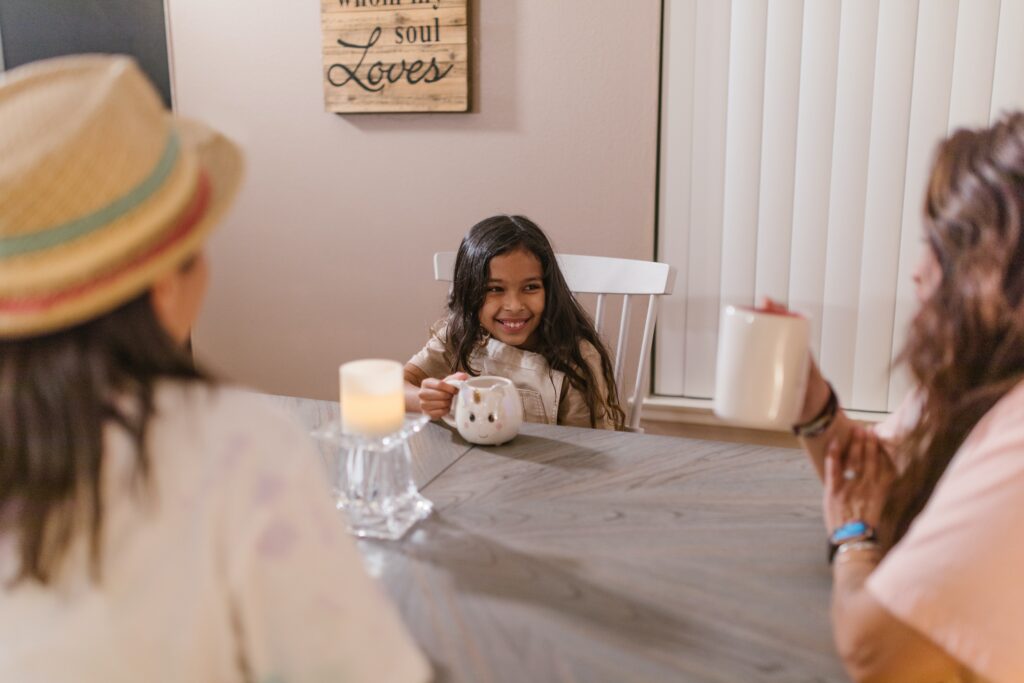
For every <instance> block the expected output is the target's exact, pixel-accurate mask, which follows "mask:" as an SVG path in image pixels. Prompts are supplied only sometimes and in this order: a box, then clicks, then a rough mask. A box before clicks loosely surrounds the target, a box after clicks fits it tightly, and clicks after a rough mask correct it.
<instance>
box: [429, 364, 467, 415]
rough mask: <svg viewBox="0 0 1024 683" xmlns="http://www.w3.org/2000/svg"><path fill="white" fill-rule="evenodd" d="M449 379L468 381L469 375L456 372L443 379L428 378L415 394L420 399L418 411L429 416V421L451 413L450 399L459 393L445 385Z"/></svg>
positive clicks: (454, 388)
mask: <svg viewBox="0 0 1024 683" xmlns="http://www.w3.org/2000/svg"><path fill="white" fill-rule="evenodd" d="M451 379H469V375H467V374H466V373H464V372H456V373H455V374H454V375H448V376H447V377H445V378H444V379H433V378H431V377H428V378H426V379H424V380H423V382H422V383H421V384H420V390H419V393H418V394H417V395H418V396H419V399H420V410H421V411H423V412H424V413H425V414H426V415H429V416H430V418H431V419H434V420H437V419H439V418H441V417H444V416H445V415H447V414H448V413H449V412H451V409H452V399H453V398H455V394H457V393H459V390H458V388H456V387H453V386H452V385H451V384H448V383H447V382H448V380H451Z"/></svg>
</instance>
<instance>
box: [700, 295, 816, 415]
mask: <svg viewBox="0 0 1024 683" xmlns="http://www.w3.org/2000/svg"><path fill="white" fill-rule="evenodd" d="M809 344H810V325H809V324H808V322H807V318H804V317H803V316H801V315H799V314H796V313H792V312H788V311H772V310H766V309H754V308H744V307H739V306H726V307H725V308H724V309H723V310H722V319H721V324H720V325H719V328H718V361H717V364H716V368H715V400H714V410H715V415H717V416H718V417H720V418H722V419H723V420H726V421H728V422H730V423H733V424H735V425H738V426H744V427H758V428H761V429H789V428H790V427H792V426H793V424H794V423H795V422H796V421H797V420H798V419H799V418H800V412H801V410H802V408H803V404H804V394H805V393H806V391H807V372H808V370H809V367H808V361H809V359H810V356H809Z"/></svg>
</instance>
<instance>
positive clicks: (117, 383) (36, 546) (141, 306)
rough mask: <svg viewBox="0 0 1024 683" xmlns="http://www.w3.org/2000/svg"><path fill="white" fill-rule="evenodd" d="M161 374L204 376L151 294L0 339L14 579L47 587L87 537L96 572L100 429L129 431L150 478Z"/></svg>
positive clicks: (0, 505)
mask: <svg viewBox="0 0 1024 683" xmlns="http://www.w3.org/2000/svg"><path fill="white" fill-rule="evenodd" d="M163 377H168V378H182V379H201V378H202V375H201V374H200V373H199V372H198V371H197V370H196V369H195V368H194V366H193V365H192V361H191V358H190V357H189V356H188V354H187V353H186V352H185V351H184V350H183V349H181V348H179V347H178V346H177V345H176V344H175V343H174V341H173V340H172V339H171V338H170V337H169V336H168V334H167V333H166V332H165V331H164V329H163V327H162V326H161V324H160V322H159V321H158V320H157V317H156V314H155V313H154V311H153V307H152V305H151V303H150V298H149V295H148V293H147V294H145V295H143V296H140V297H138V298H136V299H134V300H132V301H130V302H128V303H126V304H124V305H122V306H121V307H120V308H118V309H116V310H114V311H113V312H111V313H108V314H106V315H104V316H102V317H100V318H96V319H94V320H91V321H89V322H86V323H83V324H81V325H78V326H76V327H73V328H70V329H67V330H64V331H61V332H56V333H53V334H49V335H46V336H39V337H32V338H26V339H18V340H13V341H11V340H5V341H0V511H2V514H0V520H2V529H3V531H5V532H7V533H12V532H13V533H14V534H15V535H16V537H17V538H18V541H19V545H20V557H21V566H20V569H19V572H18V574H17V575H16V576H15V577H14V581H15V582H18V581H22V580H26V579H28V580H37V581H39V582H42V583H47V582H49V581H50V580H51V579H52V578H53V576H54V574H55V571H56V569H57V566H58V564H59V562H60V561H61V559H62V558H63V557H64V555H65V553H66V551H67V549H68V547H69V545H70V543H71V541H72V539H73V537H74V536H75V535H76V534H78V533H87V534H88V535H89V540H90V553H91V563H92V571H93V575H94V576H95V577H98V576H99V570H100V562H99V557H100V547H101V545H100V540H101V532H102V526H103V500H102V498H101V496H100V491H101V482H102V474H103V432H104V428H105V427H107V426H110V425H116V426H117V427H119V428H121V429H124V430H125V432H127V434H128V435H129V436H130V438H131V440H132V442H133V443H134V446H135V450H136V459H137V467H138V469H137V473H138V474H139V475H140V476H141V477H143V478H145V477H146V475H147V474H148V469H149V462H148V459H147V456H146V448H145V441H146V427H147V424H148V422H149V418H150V417H151V416H152V414H153V411H154V406H153V389H154V384H155V382H156V381H157V380H158V379H160V378H163Z"/></svg>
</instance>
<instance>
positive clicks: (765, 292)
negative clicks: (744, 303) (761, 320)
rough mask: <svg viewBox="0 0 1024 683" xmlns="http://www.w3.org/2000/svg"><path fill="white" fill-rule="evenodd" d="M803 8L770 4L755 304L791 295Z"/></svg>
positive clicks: (795, 1) (797, 1)
mask: <svg viewBox="0 0 1024 683" xmlns="http://www.w3.org/2000/svg"><path fill="white" fill-rule="evenodd" d="M803 12H804V2H803V0H775V1H774V2H772V4H771V5H769V6H768V24H767V30H768V40H767V44H766V46H765V60H764V61H765V69H764V72H765V73H764V128H763V130H762V133H761V140H762V151H761V174H760V175H761V192H760V198H759V213H758V217H757V234H758V236H757V263H756V268H755V272H756V280H755V285H754V301H755V302H760V301H761V300H763V299H764V298H765V297H771V298H772V299H775V300H777V301H787V300H788V297H789V263H790V262H789V254H790V248H791V241H792V240H791V238H792V229H793V187H794V183H795V180H796V177H795V174H796V130H797V111H798V108H799V106H800V47H801V45H800V42H801V38H802V34H803Z"/></svg>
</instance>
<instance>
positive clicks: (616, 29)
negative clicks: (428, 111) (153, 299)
mask: <svg viewBox="0 0 1024 683" xmlns="http://www.w3.org/2000/svg"><path fill="white" fill-rule="evenodd" d="M319 11H320V4H319V3H318V2H303V3H298V2H285V1H284V0H250V1H248V2H242V1H241V0H217V1H216V2H209V0H168V20H169V30H170V34H171V37H170V43H171V60H172V78H173V83H174V89H175V90H174V92H175V100H176V107H177V109H178V111H179V112H180V113H182V114H184V115H188V116H194V117H197V118H201V119H204V120H207V121H209V122H211V123H212V124H214V125H215V126H217V127H219V128H221V129H222V130H224V131H226V132H227V133H228V134H230V135H232V136H233V137H234V138H235V139H237V140H238V141H239V142H241V143H242V145H243V146H244V147H245V148H246V150H247V153H248V163H249V167H248V178H247V180H246V184H245V186H244V188H243V190H242V192H241V195H240V197H239V201H238V204H237V207H236V208H235V210H234V212H233V214H232V215H231V217H230V218H229V220H228V221H227V222H226V224H225V225H224V226H222V228H221V229H220V231H219V232H218V234H217V235H216V236H215V237H214V239H213V240H212V242H211V246H210V255H211V257H212V263H213V268H214V273H213V278H214V279H213V282H212V286H211V292H210V296H209V299H208V301H207V306H206V309H205V312H204V314H203V317H202V318H201V320H200V322H199V324H198V326H197V328H196V331H195V337H194V346H195V349H196V353H197V355H198V357H199V358H200V359H201V360H203V361H206V362H207V363H208V364H210V365H211V366H212V367H213V368H214V369H216V370H219V371H221V372H223V373H225V374H226V375H228V376H229V377H233V378H235V379H238V380H241V381H244V382H247V383H249V384H253V385H255V386H257V387H258V388H260V389H263V390H266V391H271V392H277V393H285V394H293V395H302V396H312V397H321V398H326V397H333V396H334V395H335V393H336V389H337V373H336V367H337V365H338V363H339V362H342V361H344V360H347V359H352V358H357V357H367V356H377V357H390V358H395V359H399V360H405V359H406V358H408V357H409V356H410V355H411V354H412V353H413V352H414V351H415V350H417V349H418V348H419V346H420V345H421V344H422V343H423V341H424V339H425V335H426V329H427V326H428V325H429V324H430V323H431V322H432V321H433V320H434V319H435V318H437V317H438V316H439V314H440V312H441V308H442V304H443V296H444V292H445V288H444V287H443V286H442V285H439V284H436V283H433V282H432V279H431V262H430V255H431V254H432V253H433V252H434V251H439V250H449V249H454V248H455V247H456V246H457V245H458V241H459V239H460V237H461V236H462V235H463V234H464V232H465V231H466V230H467V229H468V228H469V227H470V226H471V225H472V224H473V223H474V222H476V221H477V220H479V219H481V218H484V217H486V216H488V215H491V214H494V213H498V212H520V213H524V214H526V215H529V216H530V217H532V218H533V219H534V220H536V221H537V222H538V223H539V224H540V225H541V226H542V227H543V228H545V229H546V230H547V231H548V233H549V235H550V236H551V237H552V239H553V241H554V243H555V246H556V248H557V249H559V250H561V251H565V252H575V253H590V254H601V255H615V256H623V257H632V258H648V259H649V258H651V257H652V255H653V235H654V203H655V199H654V195H655V171H656V140H657V102H658V46H659V21H660V16H659V15H660V3H658V2H655V1H654V0H644V1H642V2H628V3H627V2H621V0H591V1H589V2H585V1H583V0H557V1H555V0H498V1H497V2H473V3H472V6H471V27H472V31H473V35H472V38H473V42H474V45H475V48H474V50H473V51H472V53H471V57H472V59H473V60H474V65H473V71H474V79H473V83H472V89H473V93H474V96H473V97H474V113H471V114H432V115H394V114H392V115H356V116H347V117H341V116H336V115H333V114H328V113H325V112H324V111H323V102H322V90H321V68H322V67H321V58H320V18H319Z"/></svg>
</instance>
